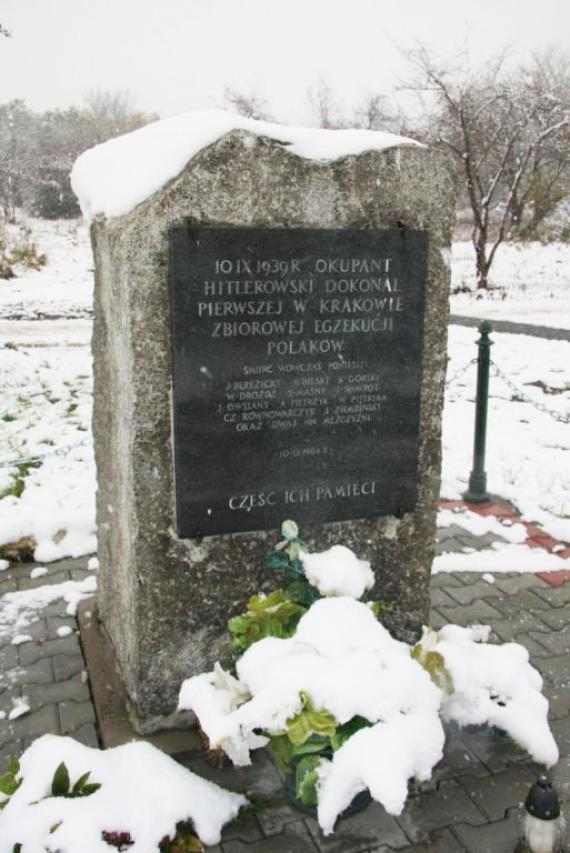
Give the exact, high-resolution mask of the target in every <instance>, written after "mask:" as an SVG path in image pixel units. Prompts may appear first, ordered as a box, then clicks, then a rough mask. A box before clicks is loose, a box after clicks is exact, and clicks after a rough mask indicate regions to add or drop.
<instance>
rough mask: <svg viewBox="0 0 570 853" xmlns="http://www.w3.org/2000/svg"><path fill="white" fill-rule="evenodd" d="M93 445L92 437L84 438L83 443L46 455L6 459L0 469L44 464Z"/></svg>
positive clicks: (66, 445) (59, 448)
mask: <svg viewBox="0 0 570 853" xmlns="http://www.w3.org/2000/svg"><path fill="white" fill-rule="evenodd" d="M92 443H93V439H92V437H91V436H89V437H88V438H84V439H83V440H82V441H77V442H75V444H65V445H64V446H63V447H58V448H56V449H55V450H48V451H47V452H46V453H36V454H34V455H33V456H19V457H17V458H16V459H5V460H3V461H0V468H15V467H16V466H17V465H26V464H28V463H30V462H42V461H43V460H44V459H48V458H49V457H51V456H65V455H66V454H67V453H69V452H70V451H71V450H76V449H77V448H78V447H86V446H87V445H89V444H92Z"/></svg>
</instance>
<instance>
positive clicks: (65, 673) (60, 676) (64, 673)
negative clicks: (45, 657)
mask: <svg viewBox="0 0 570 853" xmlns="http://www.w3.org/2000/svg"><path fill="white" fill-rule="evenodd" d="M51 660H52V663H53V671H54V675H55V680H56V681H65V680H66V679H68V678H71V676H72V675H77V673H78V672H83V670H84V669H85V661H84V660H83V655H82V654H81V653H79V654H68V655H54V656H53V658H51Z"/></svg>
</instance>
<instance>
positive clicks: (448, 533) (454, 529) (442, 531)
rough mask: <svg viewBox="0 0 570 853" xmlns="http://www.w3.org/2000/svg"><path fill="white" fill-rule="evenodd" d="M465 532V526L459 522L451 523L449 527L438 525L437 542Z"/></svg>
mask: <svg viewBox="0 0 570 853" xmlns="http://www.w3.org/2000/svg"><path fill="white" fill-rule="evenodd" d="M462 533H465V528H464V527H461V526H460V525H459V524H450V525H449V526H448V527H438V528H437V530H436V533H435V541H436V542H445V541H446V540H447V539H454V538H455V537H456V536H461V534H462Z"/></svg>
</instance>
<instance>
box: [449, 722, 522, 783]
mask: <svg viewBox="0 0 570 853" xmlns="http://www.w3.org/2000/svg"><path fill="white" fill-rule="evenodd" d="M464 737H465V742H466V743H467V744H468V746H469V749H470V750H471V751H472V752H474V753H475V755H476V756H477V758H478V759H479V760H480V761H481V762H482V763H483V764H484V766H485V767H487V768H488V770H489V771H490V772H491V773H500V772H501V771H502V770H507V769H509V768H510V767H512V766H513V765H516V764H518V763H520V762H525V761H527V760H528V755H527V753H526V752H524V751H523V750H522V749H521V748H520V747H518V746H517V745H516V744H515V743H514V742H513V741H512V740H511V739H510V738H509V737H508V736H507V735H504V734H501V733H499V732H497V731H496V730H494V729H491V728H488V727H487V726H481V727H476V726H467V727H466V728H465V734H464Z"/></svg>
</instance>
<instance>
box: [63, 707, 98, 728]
mask: <svg viewBox="0 0 570 853" xmlns="http://www.w3.org/2000/svg"><path fill="white" fill-rule="evenodd" d="M59 718H60V721H61V733H62V734H64V735H68V734H71V732H74V731H76V730H77V729H79V728H80V727H81V726H83V725H85V723H94V722H95V711H94V710H93V705H92V704H91V702H90V701H88V702H60V703H59Z"/></svg>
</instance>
